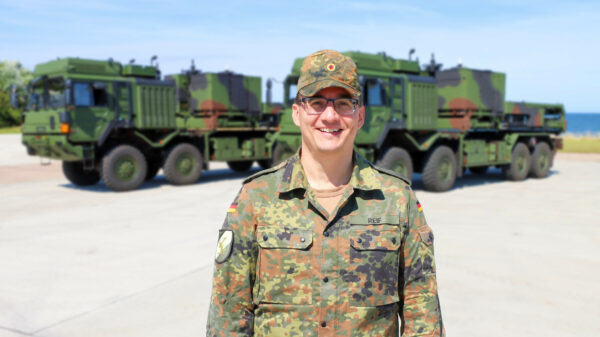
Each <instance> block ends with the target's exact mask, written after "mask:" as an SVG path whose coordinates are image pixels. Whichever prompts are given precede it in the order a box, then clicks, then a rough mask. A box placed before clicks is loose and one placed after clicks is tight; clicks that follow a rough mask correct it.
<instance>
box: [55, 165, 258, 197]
mask: <svg viewBox="0 0 600 337" xmlns="http://www.w3.org/2000/svg"><path fill="white" fill-rule="evenodd" d="M261 170H262V169H261V168H259V167H252V168H251V169H250V170H248V171H246V172H235V171H233V170H230V169H228V168H223V169H215V170H208V171H204V172H202V175H201V176H200V179H199V180H198V182H197V183H196V184H194V185H197V184H205V183H211V182H216V181H224V180H233V179H244V178H246V177H249V176H251V175H253V174H254V173H256V172H259V171H261ZM163 185H171V183H169V182H168V181H167V179H166V178H165V176H164V175H162V174H159V175H157V176H156V177H154V179H152V180H150V181H146V182H144V183H143V184H142V186H140V187H139V188H138V189H137V190H134V191H144V190H150V189H155V188H160V187H161V186H163ZM61 186H62V187H64V188H69V189H73V190H80V191H86V192H99V193H103V192H114V191H113V190H111V189H109V188H108V187H107V186H106V185H104V183H103V182H102V181H100V182H99V183H98V184H96V185H93V186H77V185H74V184H62V185H61ZM186 186H190V185H186ZM181 187H185V186H181ZM134 191H127V192H134Z"/></svg>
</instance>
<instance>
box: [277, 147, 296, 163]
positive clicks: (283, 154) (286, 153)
mask: <svg viewBox="0 0 600 337" xmlns="http://www.w3.org/2000/svg"><path fill="white" fill-rule="evenodd" d="M293 155H294V151H292V150H291V149H290V148H289V147H288V146H287V145H283V144H281V143H277V145H275V148H274V149H273V160H272V166H275V165H277V164H279V163H281V162H282V161H284V160H287V159H288V158H289V157H291V156H293Z"/></svg>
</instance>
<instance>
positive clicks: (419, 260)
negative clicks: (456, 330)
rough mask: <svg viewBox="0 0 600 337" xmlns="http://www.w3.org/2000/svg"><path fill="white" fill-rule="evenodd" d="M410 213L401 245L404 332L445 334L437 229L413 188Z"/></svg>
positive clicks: (429, 334) (408, 209)
mask: <svg viewBox="0 0 600 337" xmlns="http://www.w3.org/2000/svg"><path fill="white" fill-rule="evenodd" d="M407 214H408V218H407V222H406V225H407V228H406V229H405V235H404V238H403V241H402V246H401V248H400V252H401V254H402V256H401V261H402V262H403V263H402V264H401V265H402V266H403V268H402V271H401V275H400V278H401V279H402V282H399V285H400V286H401V287H402V289H400V291H399V293H400V294H401V303H400V306H401V310H400V319H401V321H402V329H401V332H402V336H403V337H408V336H411V337H412V336H445V335H446V332H445V329H444V325H443V323H442V313H441V311H440V301H439V297H438V293H437V282H436V277H435V259H434V254H433V233H432V231H431V228H430V227H429V226H428V225H427V222H426V221H425V216H424V215H423V209H422V207H421V205H420V203H419V202H418V201H417V199H416V198H415V195H414V192H413V191H412V190H409V199H408V205H407Z"/></svg>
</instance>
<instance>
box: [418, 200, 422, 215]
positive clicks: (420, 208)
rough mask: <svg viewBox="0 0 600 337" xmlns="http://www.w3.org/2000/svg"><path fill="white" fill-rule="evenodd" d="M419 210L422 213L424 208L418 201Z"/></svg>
mask: <svg viewBox="0 0 600 337" xmlns="http://www.w3.org/2000/svg"><path fill="white" fill-rule="evenodd" d="M417 210H418V211H419V213H420V212H423V207H422V206H421V203H420V202H419V200H417Z"/></svg>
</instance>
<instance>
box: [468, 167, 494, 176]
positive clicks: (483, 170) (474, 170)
mask: <svg viewBox="0 0 600 337" xmlns="http://www.w3.org/2000/svg"><path fill="white" fill-rule="evenodd" d="M488 168H490V167H489V166H476V167H469V171H471V173H473V174H485V173H486V172H487V170H488Z"/></svg>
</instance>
